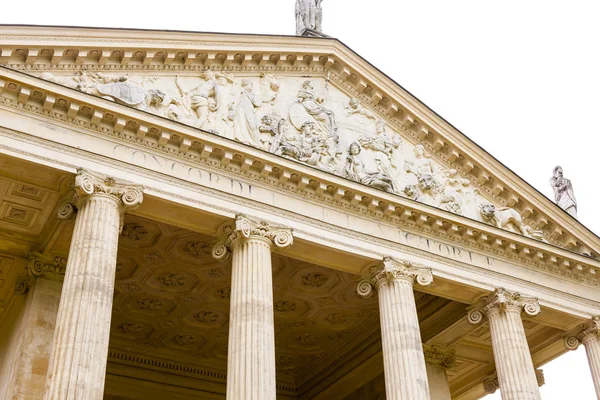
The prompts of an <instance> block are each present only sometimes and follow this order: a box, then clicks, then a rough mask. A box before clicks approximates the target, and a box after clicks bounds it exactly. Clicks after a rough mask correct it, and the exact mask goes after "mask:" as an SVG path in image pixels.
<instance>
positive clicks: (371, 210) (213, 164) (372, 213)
mask: <svg viewBox="0 0 600 400" xmlns="http://www.w3.org/2000/svg"><path fill="white" fill-rule="evenodd" d="M136 142H137V143H140V141H139V139H138V140H136ZM143 143H146V142H143ZM184 144H185V140H184ZM150 147H154V148H157V146H155V145H154V146H150ZM159 147H160V146H159ZM165 149H166V148H165ZM170 150H172V149H169V152H170V153H171V154H173V153H172V152H171V151H170ZM184 155H186V156H187V155H189V153H187V154H184ZM225 155H227V153H226V154H225ZM194 159H195V161H200V160H198V158H197V157H195V158H194ZM223 161H224V159H222V160H221V163H223ZM209 163H210V165H211V166H217V164H219V163H218V162H215V161H214V160H213V161H209ZM244 165H246V164H244ZM248 165H249V164H248ZM226 168H227V169H228V170H232V169H231V167H230V166H228V165H226ZM233 170H235V168H233ZM265 171H267V172H269V170H268V169H266V170H265V169H263V171H262V172H265ZM241 172H242V173H244V172H245V173H248V172H250V171H244V168H243V167H242V171H241ZM262 172H261V176H262V175H263V174H262ZM451 173H454V172H452V171H451ZM446 175H447V174H446ZM285 176H286V175H285V173H284V174H283V175H282V176H281V177H280V180H281V178H283V177H285ZM262 177H263V178H265V176H262ZM271 183H273V182H272V180H271ZM280 184H281V182H280ZM300 184H304V181H301V182H298V186H302V185H300ZM283 186H285V185H283ZM429 186H431V185H428V184H426V185H424V187H425V188H428V187H429ZM346 194H347V193H346ZM308 195H309V196H311V194H310V192H309V194H308ZM312 197H314V195H312ZM334 197H335V196H334ZM324 200H325V201H329V202H331V200H330V199H328V198H327V197H325V198H324ZM363 200H364V196H363ZM351 203H353V202H352V201H351ZM377 203H379V206H378V205H377ZM373 204H374V205H375V207H374V209H370V207H369V210H368V214H369V215H373V216H376V217H379V216H380V214H381V212H379V211H378V210H377V209H378V208H379V209H380V207H381V204H382V203H381V202H375V201H374V202H373ZM383 205H384V206H385V203H383ZM352 207H353V208H354V209H359V208H360V205H358V204H356V203H354V205H352V204H351V206H350V207H349V208H352ZM451 208H454V209H458V208H457V207H456V204H453V205H452V206H451ZM391 212H392V213H393V209H391ZM383 214H384V216H383V218H384V219H386V218H389V216H388V215H387V211H386V210H385V209H384V212H383ZM404 215H406V213H405V214H404ZM408 216H409V219H413V218H414V217H415V216H414V215H413V216H412V217H413V218H411V216H410V214H408ZM409 222H410V221H409ZM416 222H417V224H419V222H420V220H418V219H417V220H416ZM508 222H509V223H510V222H511V221H508ZM511 229H512V230H517V229H518V227H517V229H515V227H514V224H511ZM526 232H528V233H530V234H531V235H532V236H534V237H536V238H540V236H539V232H537V231H532V230H531V229H527V230H526ZM467 233H468V232H467ZM563 233H564V232H563ZM492 244H493V243H492ZM500 247H504V246H503V244H502V243H500ZM525 251H527V249H525ZM526 254H527V253H526Z"/></svg>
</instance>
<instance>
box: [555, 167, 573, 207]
mask: <svg viewBox="0 0 600 400" xmlns="http://www.w3.org/2000/svg"><path fill="white" fill-rule="evenodd" d="M550 185H551V186H552V189H554V200H555V201H556V204H558V206H559V207H560V208H562V209H563V210H565V211H566V212H568V213H569V214H571V216H573V217H574V218H577V200H575V194H574V192H573V185H572V184H571V181H570V180H568V179H567V178H565V177H564V176H563V169H562V167H560V166H557V167H555V168H554V171H553V176H552V178H550Z"/></svg>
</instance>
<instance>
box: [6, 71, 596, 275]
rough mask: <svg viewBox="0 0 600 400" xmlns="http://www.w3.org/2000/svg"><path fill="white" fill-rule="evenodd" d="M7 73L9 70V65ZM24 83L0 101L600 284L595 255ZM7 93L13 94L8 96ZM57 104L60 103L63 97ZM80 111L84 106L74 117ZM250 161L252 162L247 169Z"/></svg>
mask: <svg viewBox="0 0 600 400" xmlns="http://www.w3.org/2000/svg"><path fill="white" fill-rule="evenodd" d="M2 72H4V73H5V74H6V71H2ZM0 75H1V74H0ZM30 79H33V78H30ZM0 86H1V85H0ZM23 88H24V86H23V84H21V83H19V84H17V83H7V82H6V81H5V83H4V91H3V92H2V97H0V103H3V104H5V105H7V106H10V107H16V108H19V109H20V110H21V111H20V112H22V111H23V110H28V111H31V112H33V113H36V114H42V115H45V116H46V117H50V118H57V119H58V120H59V121H61V122H62V123H71V124H75V125H76V126H77V127H78V128H83V129H90V130H92V131H94V132H96V133H98V132H99V133H101V134H105V135H109V136H112V137H117V138H121V139H124V140H125V141H127V142H134V143H135V144H136V145H141V146H142V147H149V148H150V149H152V150H153V151H157V150H158V151H163V152H166V153H168V154H169V156H171V157H181V158H183V159H185V160H188V161H192V162H197V163H199V164H204V165H207V166H209V167H211V168H217V169H220V170H223V171H227V172H229V173H233V174H236V175H239V176H243V177H244V178H247V179H251V180H255V181H257V182H261V183H265V184H268V185H271V186H274V187H277V188H279V189H283V190H287V191H289V192H292V193H295V194H299V195H301V196H304V197H306V198H310V199H314V200H317V201H320V202H322V203H324V204H329V205H333V206H336V207H340V208H344V209H346V210H351V211H353V212H358V213H361V214H364V215H367V216H369V217H370V218H373V219H378V220H383V221H386V222H388V223H393V224H397V225H400V226H407V227H409V228H410V229H413V230H417V231H423V232H426V233H428V234H430V235H433V236H439V237H443V238H445V239H447V240H452V241H454V242H459V243H465V244H467V245H469V246H471V247H477V248H481V249H483V250H485V251H487V252H492V253H494V254H498V255H501V256H503V257H507V258H509V259H511V260H515V261H518V262H519V263H523V264H526V265H529V266H534V267H538V268H540V267H541V268H543V269H546V270H548V271H553V272H559V273H562V275H563V276H564V275H572V276H573V278H575V279H576V280H579V281H588V282H595V283H593V284H596V285H600V279H599V278H598V275H600V274H596V271H597V269H598V268H597V267H596V266H592V265H589V264H592V261H591V259H590V262H582V261H575V260H573V259H572V258H570V257H568V256H566V254H568V253H566V252H562V254H561V255H560V256H557V255H556V252H555V251H553V249H554V248H552V247H551V246H548V245H547V244H544V243H541V242H538V241H536V240H533V239H529V238H525V237H522V236H520V235H517V234H514V233H511V232H507V231H504V230H501V229H498V228H494V227H491V226H487V225H483V223H479V222H476V221H473V220H469V219H467V218H464V217H460V216H457V215H454V214H451V213H449V212H444V211H439V210H436V209H434V208H433V207H429V206H426V205H422V204H419V203H415V202H413V201H411V200H408V199H405V198H403V197H400V196H397V195H390V194H387V193H383V192H380V191H377V190H375V189H371V188H369V187H366V186H364V185H360V184H358V183H353V182H348V181H345V180H343V179H338V178H337V177H334V176H329V175H326V174H323V173H321V172H320V171H317V170H313V169H312V168H310V167H306V166H303V165H298V164H297V163H295V162H293V161H289V160H282V159H280V158H278V157H272V156H271V155H269V154H265V153H263V152H260V151H257V150H256V149H253V148H249V147H247V146H244V145H242V144H238V143H232V142H230V141H226V140H223V138H220V137H218V136H216V135H213V134H210V133H206V132H202V131H197V130H195V129H193V128H189V127H185V128H181V129H178V130H176V131H177V133H174V132H175V131H173V133H170V132H168V131H167V130H165V129H164V128H155V127H152V128H147V127H148V126H147V125H144V123H143V122H141V121H136V120H129V122H128V121H127V119H126V118H129V117H126V116H125V115H119V113H120V112H126V113H138V111H135V110H129V109H127V108H124V107H122V106H115V105H114V104H112V103H109V102H105V101H103V100H102V99H93V100H94V102H102V103H107V104H105V105H106V109H105V110H98V109H97V106H93V105H91V104H81V105H78V104H77V100H74V99H72V98H71V99H65V100H64V101H63V103H64V104H71V106H69V107H67V108H68V110H76V111H74V113H75V114H73V117H68V113H69V112H70V111H68V110H67V111H61V110H60V108H57V109H56V110H55V111H52V112H47V111H46V110H44V105H43V104H45V100H43V98H44V94H43V93H42V90H43V89H42V88H37V89H33V88H32V89H31V90H34V92H36V91H37V92H39V95H38V96H37V97H38V98H40V101H41V102H42V103H43V104H39V105H38V106H35V105H33V104H29V103H28V101H29V100H27V99H29V97H30V96H27V99H25V101H24V102H21V103H20V102H19V100H18V99H17V98H18V97H19V95H18V94H19V93H22V92H23ZM31 90H30V89H27V93H30V92H31ZM61 90H62V91H64V90H67V91H69V90H68V89H65V88H61ZM11 93H12V94H11ZM7 94H8V95H9V97H6V96H5V95H7ZM48 95H49V94H48ZM48 95H46V99H48V97H47V96H48ZM12 96H16V97H17V98H12V99H11V98H10V97H12ZM50 96H51V97H52V99H53V104H54V103H55V102H56V101H57V100H56V97H53V96H52V95H50ZM73 96H74V97H79V96H82V97H85V98H86V100H90V101H91V100H92V99H90V97H93V96H87V95H82V94H80V93H77V94H76V95H75V94H73ZM58 102H59V103H60V101H58ZM73 104H75V106H73ZM73 107H74V108H73ZM80 109H81V110H82V111H83V112H82V113H81V115H80V116H77V118H75V116H76V115H77V114H78V113H79V111H78V110H80ZM109 109H110V110H109ZM94 110H95V111H94ZM117 110H118V111H117ZM90 114H91V115H92V116H93V115H96V116H102V118H101V121H102V119H104V117H106V120H107V122H108V120H110V121H111V123H112V124H113V126H112V127H110V124H109V125H105V124H104V123H103V124H100V125H97V124H94V123H92V122H90V120H88V119H86V118H85V115H90ZM142 114H143V116H144V117H145V118H146V119H150V120H153V121H156V122H157V123H159V122H160V123H162V124H164V125H178V124H175V123H173V122H172V121H165V120H163V119H161V118H157V117H153V116H151V115H147V114H144V113H142ZM80 117H84V118H80ZM125 127H127V129H125ZM140 127H145V129H144V130H143V131H141V132H142V133H143V135H142V136H141V137H140V136H139V135H138V134H135V132H132V131H131V130H130V129H133V130H134V131H136V130H137V131H138V133H139V132H140V131H139V129H140ZM115 129H117V131H115ZM186 131H190V133H191V132H192V131H193V132H194V134H193V135H192V136H190V137H189V139H188V138H186V137H184V136H185V133H184V132H186ZM199 136H202V142H199V141H198V139H199ZM164 138H167V140H166V141H163V139H164ZM169 138H170V139H169ZM161 143H162V144H161ZM238 147H239V149H238ZM238 161H239V163H240V164H239V165H238ZM244 166H249V167H248V168H245V167H244ZM484 231H485V233H484Z"/></svg>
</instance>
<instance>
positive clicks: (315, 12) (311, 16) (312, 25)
mask: <svg viewBox="0 0 600 400" xmlns="http://www.w3.org/2000/svg"><path fill="white" fill-rule="evenodd" d="M322 1H323V0H296V35H298V36H301V35H302V33H303V32H304V30H305V29H312V30H315V31H317V32H321V31H322V25H323V9H322V8H321V3H322Z"/></svg>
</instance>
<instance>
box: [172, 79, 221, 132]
mask: <svg viewBox="0 0 600 400" xmlns="http://www.w3.org/2000/svg"><path fill="white" fill-rule="evenodd" d="M200 78H202V81H201V82H200V83H199V84H198V85H197V86H196V87H194V88H193V89H190V90H184V89H183V88H182V86H181V84H180V83H179V77H177V78H175V84H176V85H177V89H179V94H180V96H181V98H182V100H183V103H184V104H185V105H186V106H187V107H188V108H190V109H191V110H193V111H194V113H195V114H196V117H197V118H198V119H197V121H196V123H195V124H194V126H195V127H196V128H199V129H206V127H207V125H208V122H209V121H208V116H209V113H210V112H214V111H217V110H218V109H219V100H220V96H221V91H220V87H219V85H218V84H217V79H216V75H215V73H214V72H213V71H211V70H207V71H205V72H204V73H202V75H201V76H200Z"/></svg>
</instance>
